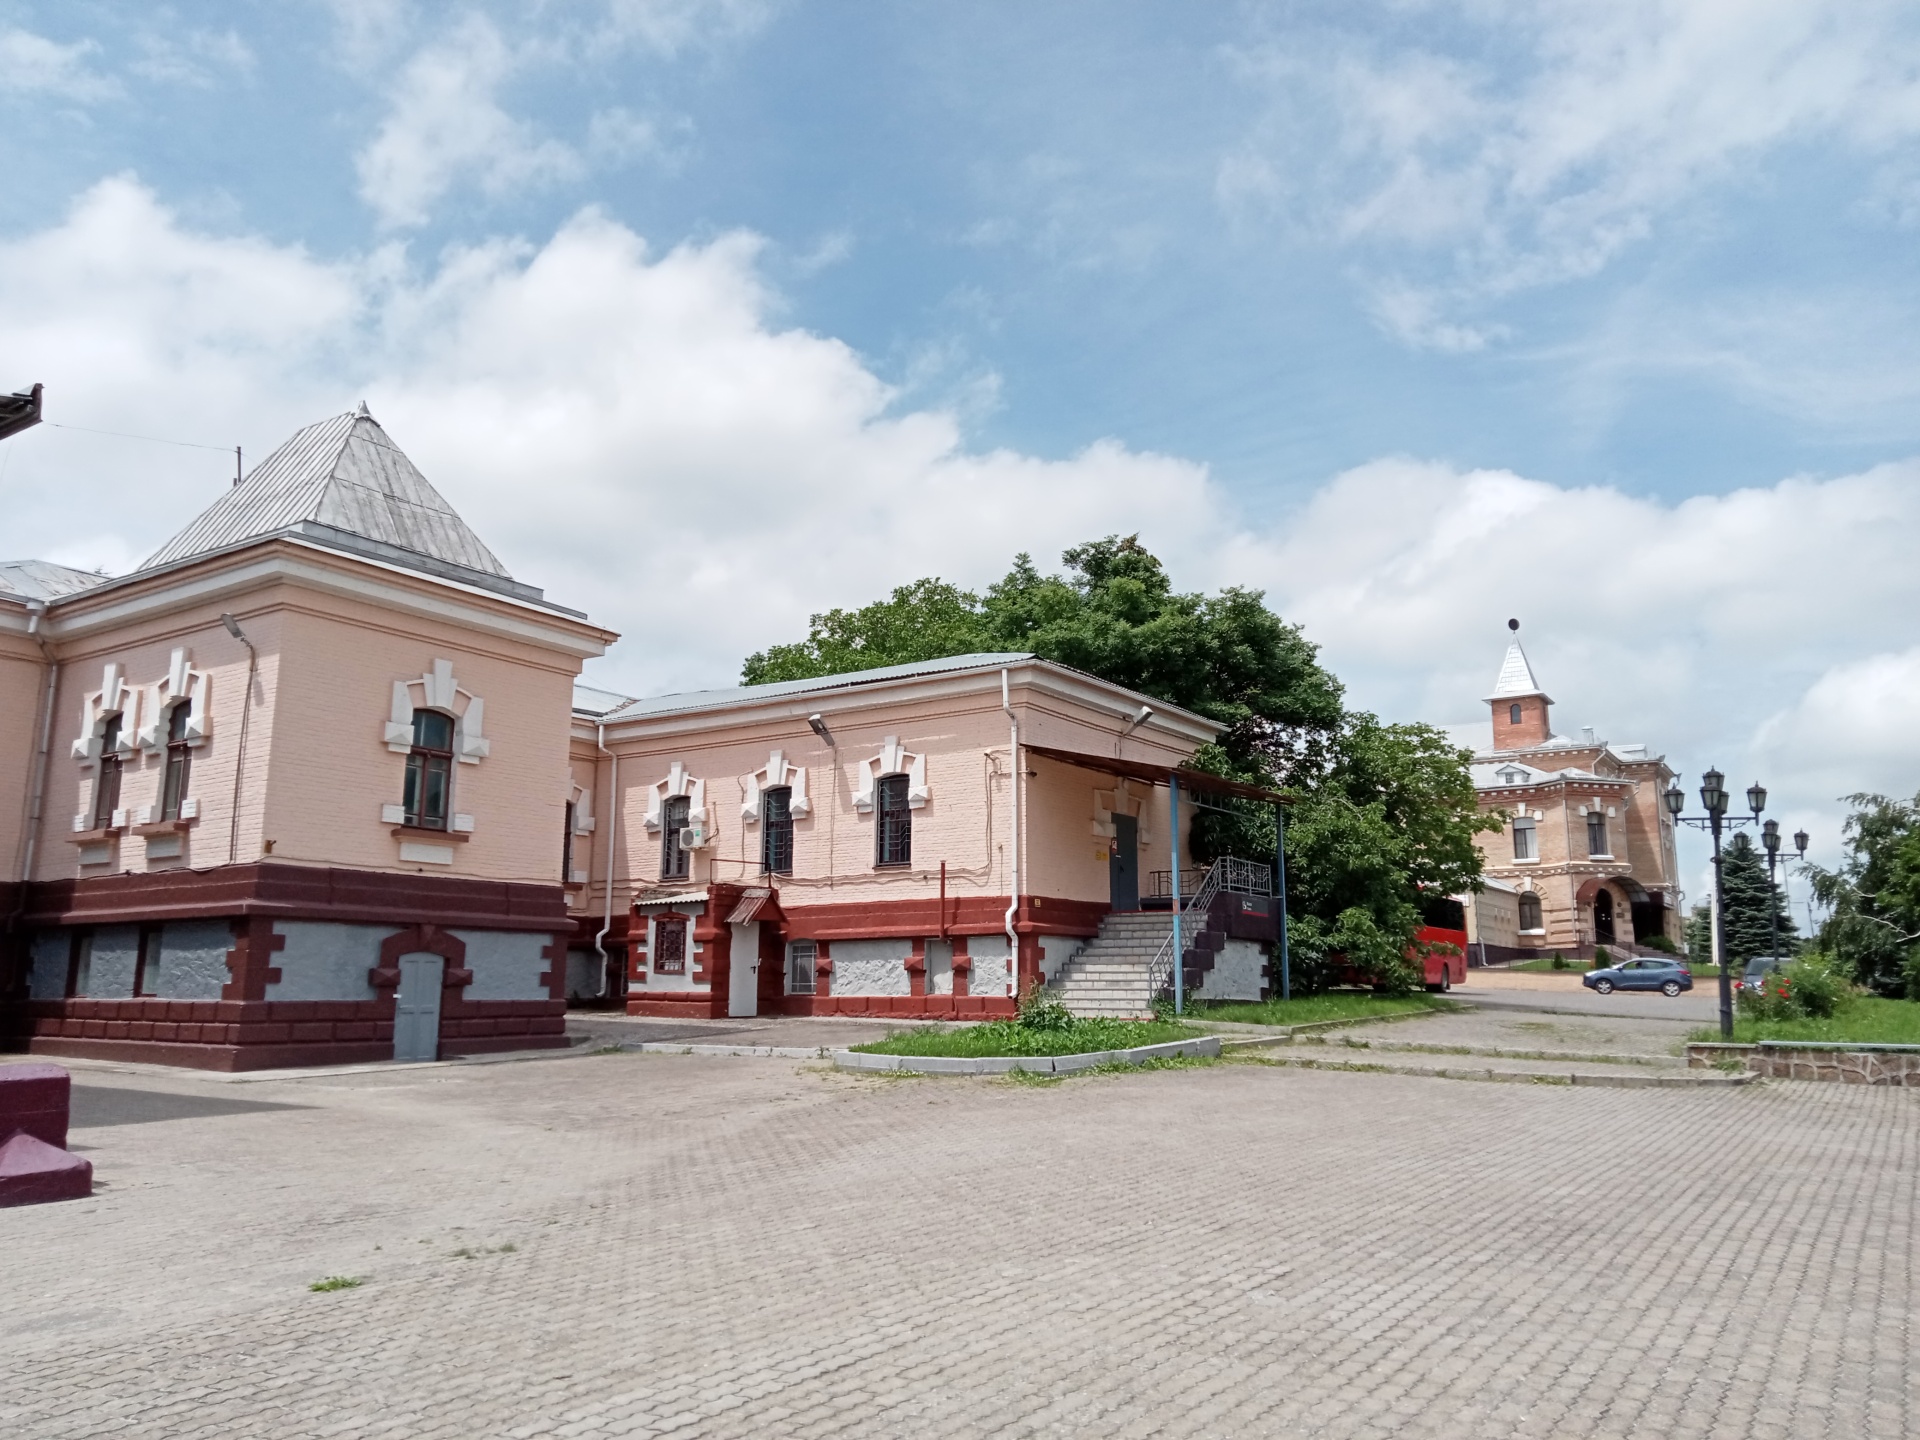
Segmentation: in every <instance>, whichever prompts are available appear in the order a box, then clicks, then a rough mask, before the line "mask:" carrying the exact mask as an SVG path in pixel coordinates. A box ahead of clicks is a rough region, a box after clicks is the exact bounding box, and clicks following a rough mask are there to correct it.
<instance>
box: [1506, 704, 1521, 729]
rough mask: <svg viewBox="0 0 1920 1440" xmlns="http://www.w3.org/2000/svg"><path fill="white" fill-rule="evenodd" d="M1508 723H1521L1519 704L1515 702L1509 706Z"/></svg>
mask: <svg viewBox="0 0 1920 1440" xmlns="http://www.w3.org/2000/svg"><path fill="white" fill-rule="evenodd" d="M1507 723H1508V724H1509V725H1518V724H1519V723H1520V707H1519V705H1517V704H1515V705H1509V706H1508V707H1507Z"/></svg>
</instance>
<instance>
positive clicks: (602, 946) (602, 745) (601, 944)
mask: <svg viewBox="0 0 1920 1440" xmlns="http://www.w3.org/2000/svg"><path fill="white" fill-rule="evenodd" d="M598 728H599V733H598V734H597V735H596V736H595V737H594V741H593V743H594V744H595V745H596V746H598V747H599V750H600V753H601V754H602V755H605V756H606V757H607V758H608V759H609V760H610V761H612V762H613V763H612V768H611V771H610V773H609V774H608V776H607V835H606V841H607V910H606V915H605V917H604V918H603V919H602V920H601V922H600V933H599V934H598V935H596V936H594V937H593V948H594V953H596V954H597V955H599V957H600V983H601V984H603V985H604V984H606V983H607V932H608V931H609V930H611V929H613V842H614V838H615V837H616V836H617V835H618V834H619V832H620V757H619V756H618V755H615V754H614V753H613V751H611V750H609V749H607V722H606V721H604V720H602V721H600V723H599V727H598ZM627 964H628V965H629V966H631V965H632V964H633V952H632V947H631V946H629V947H628V952H627ZM607 998H608V999H612V998H613V997H612V996H608V997H607Z"/></svg>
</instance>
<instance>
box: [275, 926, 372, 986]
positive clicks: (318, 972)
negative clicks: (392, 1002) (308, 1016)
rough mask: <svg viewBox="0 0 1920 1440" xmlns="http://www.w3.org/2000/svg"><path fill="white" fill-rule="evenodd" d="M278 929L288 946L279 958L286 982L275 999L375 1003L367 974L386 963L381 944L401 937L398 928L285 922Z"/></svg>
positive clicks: (282, 974) (281, 975)
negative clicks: (383, 958) (381, 956)
mask: <svg viewBox="0 0 1920 1440" xmlns="http://www.w3.org/2000/svg"><path fill="white" fill-rule="evenodd" d="M274 929H275V930H276V931H277V933H279V934H281V935H284V936H285V937H286V941H287V943H286V946H285V947H284V948H283V949H282V950H281V951H280V952H279V953H278V954H276V955H275V956H274V957H273V963H274V964H275V965H276V966H277V967H278V968H279V970H280V983H279V984H277V985H269V986H268V987H267V999H269V1000H375V999H378V998H379V992H378V991H377V990H375V989H374V988H373V986H372V985H370V984H368V983H367V972H368V971H369V970H371V969H373V967H374V966H376V965H378V964H379V963H380V942H381V941H382V940H385V939H386V938H387V937H388V936H389V935H392V934H395V933H397V930H396V927H394V926H392V925H339V924H335V923H334V922H332V921H328V920H280V921H276V922H275V925H274Z"/></svg>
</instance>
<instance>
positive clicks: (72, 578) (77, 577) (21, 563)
mask: <svg viewBox="0 0 1920 1440" xmlns="http://www.w3.org/2000/svg"><path fill="white" fill-rule="evenodd" d="M106 580H107V577H106V576H104V575H101V574H97V573H96V572H94V571H92V570H76V569H74V568H73V567H72V566H71V565H56V564H54V562H53V561H51V560H0V595H6V596H11V597H17V598H19V599H22V600H58V599H61V598H62V597H64V596H67V595H78V594H79V593H80V592H81V591H82V590H91V589H92V588H93V587H94V586H96V585H104V584H105V583H106Z"/></svg>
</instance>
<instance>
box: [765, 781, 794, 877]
mask: <svg viewBox="0 0 1920 1440" xmlns="http://www.w3.org/2000/svg"><path fill="white" fill-rule="evenodd" d="M760 803H761V806H762V809H761V823H760V868H761V869H762V870H764V871H766V872H767V873H768V874H769V875H791V874H792V873H793V789H792V787H791V786H787V785H779V786H775V787H774V788H773V789H771V790H763V791H761V792H760Z"/></svg>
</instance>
